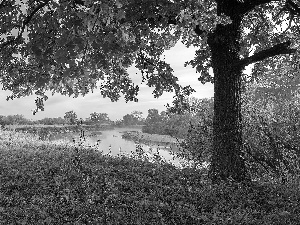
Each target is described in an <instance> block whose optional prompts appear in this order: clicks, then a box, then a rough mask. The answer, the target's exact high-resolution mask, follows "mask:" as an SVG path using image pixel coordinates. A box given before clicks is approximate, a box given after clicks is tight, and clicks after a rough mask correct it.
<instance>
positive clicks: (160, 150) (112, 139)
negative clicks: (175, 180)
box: [51, 128, 188, 167]
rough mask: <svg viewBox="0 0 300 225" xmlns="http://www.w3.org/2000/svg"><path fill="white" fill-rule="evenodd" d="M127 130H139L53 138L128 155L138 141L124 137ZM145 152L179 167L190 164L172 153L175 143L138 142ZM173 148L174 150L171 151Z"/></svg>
mask: <svg viewBox="0 0 300 225" xmlns="http://www.w3.org/2000/svg"><path fill="white" fill-rule="evenodd" d="M125 131H139V132H141V129H138V128H115V129H112V130H102V131H99V132H85V134H84V140H83V139H82V138H81V139H80V133H68V134H58V135H54V136H53V137H52V138H51V139H52V140H64V141H68V142H70V143H72V142H75V143H81V144H82V145H84V146H88V147H94V148H96V149H97V150H99V151H101V152H103V154H110V155H112V156H117V155H127V156H129V155H130V154H131V153H135V152H136V149H137V143H135V142H134V141H131V140H126V139H123V138H122V132H125ZM138 145H140V146H141V147H142V149H143V151H144V152H145V155H146V156H147V158H148V159H149V161H153V160H154V157H155V155H159V156H160V157H161V158H162V159H164V160H165V161H167V162H169V163H172V164H174V165H175V166H177V167H183V165H186V164H188V163H187V162H186V161H185V160H182V159H179V158H177V157H175V156H174V155H173V154H172V151H176V150H178V147H177V148H176V146H175V147H174V145H172V146H171V145H157V144H151V145H145V144H141V143H138ZM170 150H172V151H170Z"/></svg>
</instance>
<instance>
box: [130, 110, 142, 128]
mask: <svg viewBox="0 0 300 225" xmlns="http://www.w3.org/2000/svg"><path fill="white" fill-rule="evenodd" d="M131 115H132V116H133V117H134V120H135V122H136V125H141V124H143V123H144V118H143V112H141V111H137V110H135V111H133V112H132V113H131Z"/></svg>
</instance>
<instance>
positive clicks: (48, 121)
mask: <svg viewBox="0 0 300 225" xmlns="http://www.w3.org/2000/svg"><path fill="white" fill-rule="evenodd" d="M38 123H40V124H44V125H55V124H65V123H67V121H66V120H65V119H63V118H61V117H57V118H48V117H46V118H43V119H41V120H38Z"/></svg>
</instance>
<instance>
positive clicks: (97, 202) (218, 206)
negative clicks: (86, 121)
mask: <svg viewBox="0 0 300 225" xmlns="http://www.w3.org/2000/svg"><path fill="white" fill-rule="evenodd" d="M205 174H206V171H205V170H204V169H203V170H195V169H191V168H185V169H178V168H176V167H175V166H172V165H170V164H167V163H160V162H156V163H151V162H148V161H147V160H141V159H139V157H138V155H137V157H135V158H129V157H125V156H119V157H112V156H108V155H104V154H101V153H100V152H97V151H95V150H94V149H92V148H84V147H82V146H81V145H79V144H76V143H75V144H66V143H63V142H56V143H53V142H47V141H41V140H39V139H38V137H36V136H34V135H30V134H22V133H16V132H13V131H1V130H0V224H298V222H299V221H300V207H299V201H300V194H299V186H298V185H299V183H297V182H299V181H297V182H296V181H295V182H294V183H293V184H292V183H291V184H287V185H285V186H280V185H278V186H275V185H274V184H272V185H268V184H264V185H261V184H259V183H256V184H251V185H250V184H248V185H246V184H234V183H232V184H221V185H211V184H210V182H209V181H207V179H206V176H205Z"/></svg>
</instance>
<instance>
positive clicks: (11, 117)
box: [5, 114, 30, 124]
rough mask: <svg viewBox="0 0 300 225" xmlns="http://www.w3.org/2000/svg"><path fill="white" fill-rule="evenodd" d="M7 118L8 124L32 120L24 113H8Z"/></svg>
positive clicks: (24, 122)
mask: <svg viewBox="0 0 300 225" xmlns="http://www.w3.org/2000/svg"><path fill="white" fill-rule="evenodd" d="M5 120H6V121H7V123H8V124H29V123H30V121H29V120H28V119H26V118H25V117H24V116H23V115H19V114H17V115H8V116H6V118H5Z"/></svg>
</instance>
